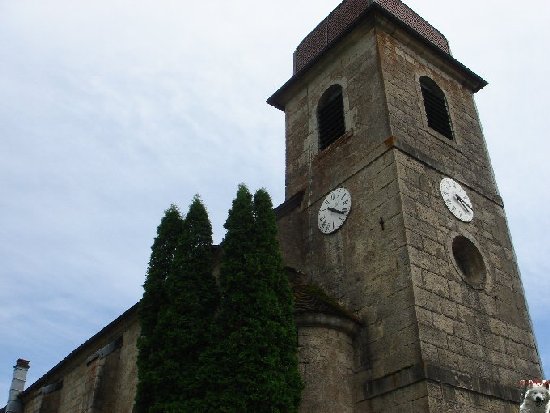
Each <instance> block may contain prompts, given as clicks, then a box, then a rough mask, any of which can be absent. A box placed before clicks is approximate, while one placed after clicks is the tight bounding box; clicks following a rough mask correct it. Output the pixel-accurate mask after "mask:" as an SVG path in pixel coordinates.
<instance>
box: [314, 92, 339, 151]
mask: <svg viewBox="0 0 550 413" xmlns="http://www.w3.org/2000/svg"><path fill="white" fill-rule="evenodd" d="M317 122H318V123H317V124H318V126H319V149H321V150H323V149H325V148H326V147H327V146H329V145H330V144H331V143H332V142H334V141H335V140H336V139H338V138H339V137H340V136H342V135H343V134H344V133H345V132H346V124H345V121H344V100H343V97H342V86H340V85H332V86H331V87H329V88H328V89H327V90H326V91H325V93H323V96H321V99H319V104H318V105H317Z"/></svg>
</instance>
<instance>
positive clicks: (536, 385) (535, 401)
mask: <svg viewBox="0 0 550 413" xmlns="http://www.w3.org/2000/svg"><path fill="white" fill-rule="evenodd" d="M549 384H550V383H549V382H548V381H546V380H544V381H542V382H533V381H531V380H529V381H526V382H525V384H524V385H525V387H524V397H523V401H522V403H521V406H520V408H519V411H520V413H550V391H549Z"/></svg>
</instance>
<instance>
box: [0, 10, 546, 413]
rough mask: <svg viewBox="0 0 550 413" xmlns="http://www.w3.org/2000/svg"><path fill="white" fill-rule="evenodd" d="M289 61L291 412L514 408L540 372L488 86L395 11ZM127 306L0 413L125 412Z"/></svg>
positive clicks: (131, 384)
mask: <svg viewBox="0 0 550 413" xmlns="http://www.w3.org/2000/svg"><path fill="white" fill-rule="evenodd" d="M440 7H444V5H441V6H440ZM293 59H294V60H293V67H294V71H293V75H292V77H291V78H290V79H289V80H288V81H287V82H286V83H285V84H284V85H282V86H281V87H280V88H279V89H278V90H277V91H276V92H275V93H274V94H273V95H272V96H271V97H270V98H269V99H268V100H267V102H268V103H269V104H270V105H272V106H273V107H275V108H277V109H279V110H281V111H283V112H284V115H285V126H286V128H285V129H286V136H285V139H286V172H285V201H284V203H283V204H281V205H280V206H278V207H277V208H276V214H277V219H278V227H279V241H280V246H281V251H282V254H283V258H284V262H285V266H286V268H287V273H288V275H289V277H290V278H291V281H292V284H293V286H294V295H295V304H296V322H297V326H298V339H299V361H300V371H301V374H302V376H303V379H304V382H305V388H304V391H303V393H302V402H301V408H300V411H301V412H303V413H313V412H315V413H396V412H438V413H439V412H452V411H460V412H471V413H480V412H509V413H512V412H518V411H519V402H520V396H521V395H520V389H519V388H518V382H519V380H521V379H526V378H541V374H542V373H541V363H540V358H539V354H538V350H537V346H536V342H535V338H534V335H533V330H532V324H531V321H530V317H529V314H528V310H527V305H526V302H525V296H524V292H523V287H522V282H521V279H520V274H519V270H518V265H517V262H516V258H515V253H514V250H513V247H512V243H511V238H510V234H509V230H508V226H507V222H506V217H505V213H504V208H503V202H502V199H501V197H500V196H499V192H498V188H497V185H496V182H495V179H494V175H493V171H492V167H491V163H490V160H489V156H488V153H487V148H486V144H485V140H484V137H483V133H482V128H481V124H480V120H479V117H478V113H477V110H476V106H475V102H474V94H475V93H476V92H477V91H479V90H480V89H482V88H483V87H485V86H486V85H487V82H486V81H485V80H483V79H482V78H481V77H480V76H478V75H477V74H475V73H474V72H473V71H471V70H470V69H468V68H467V67H466V66H465V65H464V64H462V63H460V62H459V61H457V60H456V59H455V58H454V57H453V56H452V54H451V51H450V48H449V43H448V41H447V39H446V38H445V36H444V35H443V34H442V33H440V32H439V31H438V30H437V29H435V28H434V27H432V26H431V25H430V24H429V23H428V22H427V21H425V20H424V19H423V18H422V17H420V16H419V15H418V14H416V13H415V12H414V11H413V10H411V9H410V8H409V7H407V6H406V5H405V4H404V3H402V2H401V1H400V0H344V1H343V2H342V3H341V4H340V5H339V6H338V7H336V9H334V10H333V11H332V12H331V13H330V14H329V15H328V16H327V17H326V18H325V19H324V20H323V21H322V22H320V23H319V24H318V25H317V27H315V28H314V29H313V31H311V32H310V33H309V34H308V35H307V36H306V37H305V38H304V39H303V41H302V42H301V43H300V44H299V45H298V47H297V48H296V50H295V52H294V56H293ZM319 291H321V292H322V293H319ZM137 308H138V304H136V305H135V306H133V307H132V308H130V309H129V310H127V311H126V312H125V313H124V314H122V315H121V316H120V317H118V318H117V319H116V320H114V321H113V322H112V323H110V324H109V325H107V326H106V327H105V328H104V329H103V330H101V331H100V332H98V333H97V334H96V335H94V336H93V337H91V338H90V339H89V340H88V341H86V342H85V343H83V344H82V345H81V346H80V347H78V348H77V349H75V350H74V351H73V352H72V353H70V354H69V355H67V357H66V358H65V359H64V360H62V361H60V363H59V364H58V365H56V366H55V367H53V368H52V369H51V370H50V371H49V372H48V373H46V374H45V375H44V376H43V377H42V378H40V379H39V380H38V381H37V382H35V383H33V384H31V385H30V386H29V387H28V388H27V389H25V390H23V387H22V386H21V380H23V381H24V373H25V372H26V369H28V362H25V361H24V360H19V361H18V363H17V365H16V373H17V380H16V379H15V375H14V383H15V386H16V388H14V390H13V392H10V395H11V393H13V397H11V396H10V403H9V404H8V406H7V407H6V409H5V412H6V413H7V412H10V413H15V412H17V413H74V412H83V413H84V412H85V413H130V412H132V409H133V404H134V396H135V391H136V382H137V367H136V358H137V348H136V341H137V338H138V336H139V333H140V328H139V320H138V317H137V312H138V311H137Z"/></svg>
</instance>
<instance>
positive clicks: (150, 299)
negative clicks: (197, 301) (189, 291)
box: [136, 205, 183, 413]
mask: <svg viewBox="0 0 550 413" xmlns="http://www.w3.org/2000/svg"><path fill="white" fill-rule="evenodd" d="M182 225H183V220H182V218H181V215H180V213H179V211H178V208H177V207H176V206H175V205H171V206H170V208H168V209H167V210H166V211H165V213H164V217H163V218H162V220H161V222H160V225H159V226H158V228H157V237H156V238H155V241H154V242H153V246H152V247H151V258H150V260H149V268H148V269H147V276H146V278H145V283H144V285H143V298H142V300H141V302H140V313H139V316H140V323H141V336H140V338H139V340H138V349H139V353H138V360H137V366H138V387H137V393H136V411H137V412H138V413H147V412H149V409H150V408H151V406H152V405H153V404H154V401H155V392H156V391H155V390H156V389H157V388H159V386H160V385H161V383H160V382H161V377H162V374H161V372H159V368H158V353H157V350H158V348H159V347H160V345H161V341H160V338H159V337H158V336H157V335H156V329H157V324H158V319H159V313H160V310H161V308H162V307H163V305H164V303H165V301H166V295H167V294H166V288H165V284H166V280H167V278H168V277H169V275H170V273H171V272H172V270H173V263H174V256H175V253H176V248H177V245H178V243H179V239H180V237H181V232H182Z"/></svg>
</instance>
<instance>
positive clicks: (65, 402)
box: [21, 307, 140, 413]
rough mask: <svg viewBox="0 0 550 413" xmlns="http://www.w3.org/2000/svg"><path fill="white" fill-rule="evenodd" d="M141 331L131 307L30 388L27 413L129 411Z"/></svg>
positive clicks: (23, 398)
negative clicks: (138, 338)
mask: <svg viewBox="0 0 550 413" xmlns="http://www.w3.org/2000/svg"><path fill="white" fill-rule="evenodd" d="M139 331H140V328H139V320H138V318H137V311H136V307H133V308H132V309H130V310H129V311H128V312H127V313H125V314H123V315H122V316H121V317H120V318H119V319H117V320H115V321H114V322H113V323H111V324H110V325H109V326H107V327H105V329H104V330H102V331H101V332H100V333H98V334H97V335H96V336H94V337H92V338H91V339H90V340H88V341H87V342H86V343H84V344H83V345H82V346H80V347H79V348H78V349H76V350H75V351H74V352H73V353H71V354H70V355H69V356H67V358H66V359H65V360H63V361H62V362H61V363H60V364H59V365H58V366H56V367H54V368H53V369H52V370H50V372H49V373H47V374H46V376H44V377H42V378H41V379H39V380H38V381H37V382H36V383H34V384H33V385H31V386H30V387H29V388H28V389H27V390H26V391H25V392H24V393H23V394H22V396H21V398H22V400H23V403H24V406H25V408H24V413H64V412H71V413H131V412H132V408H133V405H134V397H135V390H136V383H137V368H136V360H137V347H136V342H137V337H138V335H139Z"/></svg>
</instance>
